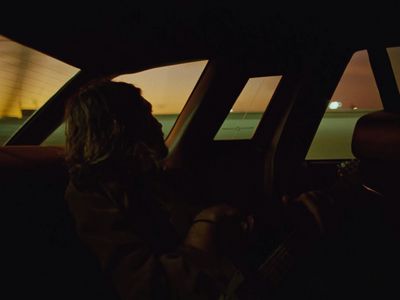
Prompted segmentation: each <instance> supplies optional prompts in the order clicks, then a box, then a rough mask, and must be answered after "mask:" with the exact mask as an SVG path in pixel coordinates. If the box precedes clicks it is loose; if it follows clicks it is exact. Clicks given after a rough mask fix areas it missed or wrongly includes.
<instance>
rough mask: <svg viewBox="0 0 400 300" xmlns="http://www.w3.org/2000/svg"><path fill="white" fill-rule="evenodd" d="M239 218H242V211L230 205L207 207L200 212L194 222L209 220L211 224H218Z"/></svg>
mask: <svg viewBox="0 0 400 300" xmlns="http://www.w3.org/2000/svg"><path fill="white" fill-rule="evenodd" d="M239 216H240V211H239V210H238V209H237V208H235V207H232V206H230V205H228V204H217V205H213V206H210V207H207V208H205V209H203V210H202V211H200V212H199V213H198V214H197V215H196V217H195V218H194V221H196V220H209V221H211V222H215V223H218V222H220V221H221V220H222V219H226V218H233V217H239Z"/></svg>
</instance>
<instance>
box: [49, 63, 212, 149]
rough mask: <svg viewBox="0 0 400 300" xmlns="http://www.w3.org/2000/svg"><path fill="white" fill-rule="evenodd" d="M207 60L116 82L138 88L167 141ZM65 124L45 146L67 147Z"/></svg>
mask: <svg viewBox="0 0 400 300" xmlns="http://www.w3.org/2000/svg"><path fill="white" fill-rule="evenodd" d="M206 64H207V60H201V61H196V62H189V63H183V64H176V65H170V66H165V67H159V68H154V69H149V70H146V71H142V72H138V73H133V74H123V75H120V76H118V77H115V78H114V79H113V81H120V82H128V83H132V84H134V85H135V86H137V87H139V88H140V89H141V90H142V95H143V97H144V98H146V99H147V100H148V101H149V102H150V103H151V104H152V107H153V114H154V116H155V117H156V118H157V119H158V121H159V122H160V123H161V124H162V130H163V133H164V137H165V138H166V137H167V136H168V134H169V132H170V131H171V129H172V127H173V126H174V124H175V121H176V119H177V118H178V116H179V114H180V112H181V111H182V109H183V106H184V105H185V103H186V101H187V99H188V98H189V96H190V94H191V92H192V91H193V89H194V86H195V85H196V83H197V81H198V80H199V78H200V75H201V73H202V72H203V70H204V68H205V66H206ZM64 144H65V133H64V124H62V125H61V126H60V127H59V128H58V129H56V130H55V131H54V132H53V133H52V134H51V135H50V136H49V137H48V138H47V139H46V140H45V141H44V142H43V144H42V145H64Z"/></svg>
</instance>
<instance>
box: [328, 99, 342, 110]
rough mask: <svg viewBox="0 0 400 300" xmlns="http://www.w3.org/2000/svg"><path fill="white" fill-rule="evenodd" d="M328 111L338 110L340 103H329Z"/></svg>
mask: <svg viewBox="0 0 400 300" xmlns="http://www.w3.org/2000/svg"><path fill="white" fill-rule="evenodd" d="M328 107H329V109H338V108H339V107H342V102H340V101H332V102H331V103H329V106H328Z"/></svg>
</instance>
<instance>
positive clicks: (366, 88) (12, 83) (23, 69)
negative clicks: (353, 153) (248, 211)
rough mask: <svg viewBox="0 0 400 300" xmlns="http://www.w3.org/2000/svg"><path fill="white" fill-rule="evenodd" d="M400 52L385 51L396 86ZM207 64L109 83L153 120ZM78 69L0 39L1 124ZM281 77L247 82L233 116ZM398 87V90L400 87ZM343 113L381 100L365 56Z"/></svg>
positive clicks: (357, 63)
mask: <svg viewBox="0 0 400 300" xmlns="http://www.w3.org/2000/svg"><path fill="white" fill-rule="evenodd" d="M399 49H400V48H392V49H389V51H388V52H389V55H390V57H391V59H392V63H393V67H394V70H395V73H396V76H397V77H396V78H397V82H398V83H399V82H400V50H399ZM206 64H207V61H198V62H192V63H186V64H180V65H173V66H168V67H161V68H156V69H151V70H146V71H144V72H139V73H136V74H128V75H122V76H119V77H117V78H115V79H114V80H116V81H127V82H131V83H133V84H135V85H136V86H138V87H140V88H141V89H142V92H143V95H144V97H145V98H146V99H147V100H149V101H150V102H151V103H152V104H153V112H154V114H177V113H179V112H180V111H181V109H182V107H183V105H184V104H185V102H186V100H187V98H188V97H189V95H190V93H191V91H192V90H193V87H194V86H195V84H196V82H197V80H198V79H199V77H200V75H201V72H202V71H203V69H204V67H205V65H206ZM78 71H79V69H77V68H75V67H72V66H69V65H67V64H65V63H63V62H60V61H58V60H56V59H53V58H51V57H48V56H46V55H44V54H42V53H40V52H37V51H35V50H32V49H29V48H27V47H24V46H21V45H19V44H17V43H15V42H13V41H10V40H8V39H7V38H5V37H2V36H0V118H2V117H21V109H38V108H39V107H40V106H42V105H43V104H44V103H45V102H46V101H47V100H48V99H49V98H50V97H51V96H52V95H53V94H54V93H55V92H56V91H57V90H58V89H59V88H60V87H61V86H62V85H63V84H65V82H67V81H68V79H70V78H71V77H72V76H74V75H75V74H76V73H77V72H78ZM279 80H280V76H275V77H259V78H253V79H250V80H249V81H248V83H247V85H246V86H245V88H244V90H243V91H242V93H241V95H240V97H239V100H238V101H237V103H236V104H235V106H234V107H233V111H234V112H257V111H264V109H265V107H266V105H267V104H268V101H269V99H270V98H271V96H272V94H273V92H274V90H275V88H276V86H277V84H278V82H279ZM399 85H400V84H399ZM332 100H333V101H340V102H342V107H341V108H342V109H351V108H354V107H357V108H359V109H364V108H365V109H379V108H380V107H381V104H380V97H379V93H378V90H377V87H376V83H375V80H374V78H373V75H372V71H371V67H370V64H369V60H368V54H367V52H366V51H359V52H357V53H355V54H354V56H353V57H352V59H351V62H350V63H349V65H348V66H347V68H346V71H345V72H344V74H343V77H342V80H341V82H340V83H339V85H338V87H337V89H336V91H335V93H334V95H333V97H332Z"/></svg>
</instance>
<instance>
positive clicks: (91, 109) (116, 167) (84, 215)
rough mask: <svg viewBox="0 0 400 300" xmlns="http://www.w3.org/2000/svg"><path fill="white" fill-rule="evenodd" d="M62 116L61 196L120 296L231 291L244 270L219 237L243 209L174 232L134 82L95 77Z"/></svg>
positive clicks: (211, 213) (152, 126)
mask: <svg viewBox="0 0 400 300" xmlns="http://www.w3.org/2000/svg"><path fill="white" fill-rule="evenodd" d="M65 122H66V161H67V164H68V170H69V176H70V180H69V184H68V187H67V189H66V192H65V198H66V201H67V203H68V205H69V208H70V211H71V213H72V215H73V217H74V221H75V225H76V229H77V233H78V235H79V237H80V239H81V240H82V241H83V243H84V244H85V245H86V246H87V247H88V249H89V250H90V251H91V252H92V253H93V254H94V255H95V256H96V257H97V259H98V261H99V263H100V265H101V269H102V270H103V272H104V274H105V275H106V278H108V279H109V281H110V282H111V284H112V286H113V287H114V288H115V290H116V291H117V293H118V295H119V296H120V297H121V299H218V298H219V297H221V295H223V296H224V297H225V298H224V299H228V298H229V297H235V295H234V293H232V290H234V287H235V282H236V284H238V283H240V282H241V280H242V274H241V272H240V271H239V270H238V268H237V267H235V265H234V264H233V263H232V262H231V261H230V260H229V259H228V258H227V257H226V256H225V255H224V253H223V252H221V251H220V250H219V248H218V242H217V241H216V240H217V236H218V225H219V224H220V223H221V222H222V221H223V220H239V222H241V220H242V219H241V218H240V214H239V211H238V210H237V209H236V208H234V207H231V206H229V205H227V204H218V205H214V206H211V207H207V208H205V209H202V210H201V211H199V212H198V213H197V215H196V216H195V218H194V220H193V222H192V223H191V226H190V227H189V228H188V230H187V234H186V235H185V236H184V237H179V236H178V234H177V231H176V229H175V228H174V224H172V223H171V218H170V213H171V212H170V211H169V206H168V201H167V200H166V199H165V198H164V195H163V188H162V186H163V182H162V173H163V168H162V161H163V159H164V158H165V157H166V155H167V153H168V149H167V148H166V146H165V144H164V138H163V133H162V130H161V124H160V123H159V122H158V121H157V120H156V119H155V118H154V117H153V115H152V107H151V104H150V103H149V102H148V101H146V100H145V99H144V98H143V97H142V96H141V91H140V89H139V88H137V87H135V86H134V85H131V84H128V83H123V82H113V81H109V80H106V81H101V82H97V83H94V84H91V85H89V86H87V87H86V88H84V89H82V90H81V91H80V92H79V93H78V94H77V95H76V96H75V97H73V98H72V99H71V100H70V101H69V102H68V103H67V107H66V115H65ZM241 224H244V223H241ZM246 224H247V223H246ZM247 227H248V226H247ZM230 228H231V230H233V229H232V228H235V230H243V227H241V226H238V227H230ZM234 235H235V234H231V236H234Z"/></svg>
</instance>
